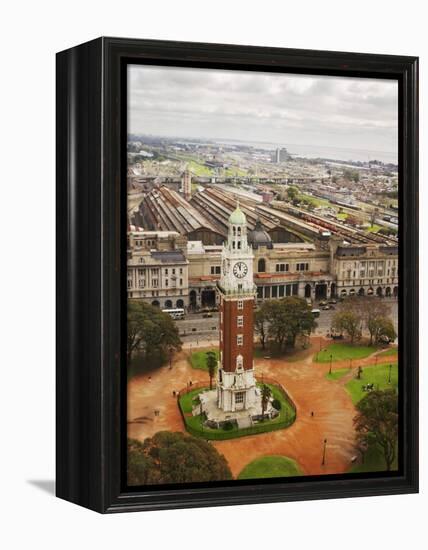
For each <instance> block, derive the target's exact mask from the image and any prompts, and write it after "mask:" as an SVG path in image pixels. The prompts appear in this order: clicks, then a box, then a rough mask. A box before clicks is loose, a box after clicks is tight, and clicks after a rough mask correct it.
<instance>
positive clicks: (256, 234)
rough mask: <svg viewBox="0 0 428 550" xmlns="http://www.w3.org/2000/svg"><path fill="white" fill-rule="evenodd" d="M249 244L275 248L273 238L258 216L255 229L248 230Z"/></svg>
mask: <svg viewBox="0 0 428 550" xmlns="http://www.w3.org/2000/svg"><path fill="white" fill-rule="evenodd" d="M248 244H250V245H251V246H252V247H253V248H258V247H259V246H266V247H267V248H273V244H272V238H271V236H270V235H269V233H268V232H267V231H266V230H265V229H264V227H263V225H262V222H261V221H260V218H257V221H256V225H255V226H254V229H253V230H252V231H249V232H248Z"/></svg>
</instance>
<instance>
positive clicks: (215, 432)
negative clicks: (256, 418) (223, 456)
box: [179, 384, 296, 440]
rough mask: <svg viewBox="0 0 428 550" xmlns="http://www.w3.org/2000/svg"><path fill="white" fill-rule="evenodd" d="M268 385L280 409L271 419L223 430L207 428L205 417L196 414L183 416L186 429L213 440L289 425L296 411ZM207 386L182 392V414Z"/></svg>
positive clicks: (192, 433) (272, 429)
mask: <svg viewBox="0 0 428 550" xmlns="http://www.w3.org/2000/svg"><path fill="white" fill-rule="evenodd" d="M266 385H267V386H269V388H270V390H271V392H272V397H274V399H278V401H280V402H281V410H280V411H279V415H278V416H277V417H276V418H274V419H273V420H265V421H264V422H258V423H257V424H255V425H254V426H251V427H250V428H243V429H239V428H236V427H234V428H232V429H231V430H224V429H221V428H216V429H215V428H207V427H206V426H204V421H205V417H204V416H203V415H198V416H185V418H184V422H185V424H186V429H187V431H188V432H189V433H190V434H191V435H194V436H195V437H202V438H204V439H215V440H224V439H233V438H235V437H242V436H244V435H254V434H258V433H263V432H272V431H274V430H279V429H282V428H286V427H288V426H290V425H291V424H292V423H293V422H294V420H295V419H296V413H295V411H294V409H293V407H292V406H291V404H290V403H289V402H288V400H287V399H286V397H285V395H284V394H283V393H282V391H281V390H280V389H279V388H278V387H276V386H273V385H271V384H266ZM207 390H208V388H199V389H196V390H192V391H191V392H189V393H187V394H184V395H183V396H181V397H180V399H179V404H180V407H181V410H182V411H183V413H184V414H188V413H191V412H192V401H193V399H194V398H195V397H196V396H197V395H198V394H199V393H202V392H203V391H207Z"/></svg>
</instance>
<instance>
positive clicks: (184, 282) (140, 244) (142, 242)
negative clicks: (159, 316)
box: [127, 231, 189, 309]
mask: <svg viewBox="0 0 428 550" xmlns="http://www.w3.org/2000/svg"><path fill="white" fill-rule="evenodd" d="M185 246H186V240H185V238H183V236H181V235H179V234H178V233H176V232H159V233H156V232H152V231H149V232H146V233H145V232H142V231H138V232H129V233H128V260H127V293H128V298H129V299H142V300H144V301H145V302H147V303H150V304H152V305H154V306H158V307H160V308H162V309H170V308H187V307H188V305H189V280H188V261H187V258H186V255H185V254H184V252H183V248H184V249H185Z"/></svg>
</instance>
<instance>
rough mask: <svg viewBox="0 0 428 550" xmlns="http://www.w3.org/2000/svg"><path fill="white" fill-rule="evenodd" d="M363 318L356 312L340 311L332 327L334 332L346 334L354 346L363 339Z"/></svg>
mask: <svg viewBox="0 0 428 550" xmlns="http://www.w3.org/2000/svg"><path fill="white" fill-rule="evenodd" d="M361 321H362V319H361V316H360V315H358V314H357V313H356V312H355V311H351V310H348V311H346V310H339V311H338V312H337V313H336V314H335V315H334V317H333V322H332V324H331V327H332V329H333V330H334V331H336V332H340V333H341V334H342V333H343V332H346V334H347V335H348V336H349V339H350V340H351V344H353V343H354V342H355V341H356V340H359V339H360V338H361Z"/></svg>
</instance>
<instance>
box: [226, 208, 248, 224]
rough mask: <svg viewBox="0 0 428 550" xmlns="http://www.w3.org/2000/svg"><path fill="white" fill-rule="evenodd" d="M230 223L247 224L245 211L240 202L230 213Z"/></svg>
mask: <svg viewBox="0 0 428 550" xmlns="http://www.w3.org/2000/svg"><path fill="white" fill-rule="evenodd" d="M229 223H233V224H234V225H245V224H246V223H247V218H246V217H245V214H244V212H242V210H241V209H240V208H239V204H238V206H237V207H236V209H235V210H234V211H233V212H232V214H231V215H230V218H229Z"/></svg>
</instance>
